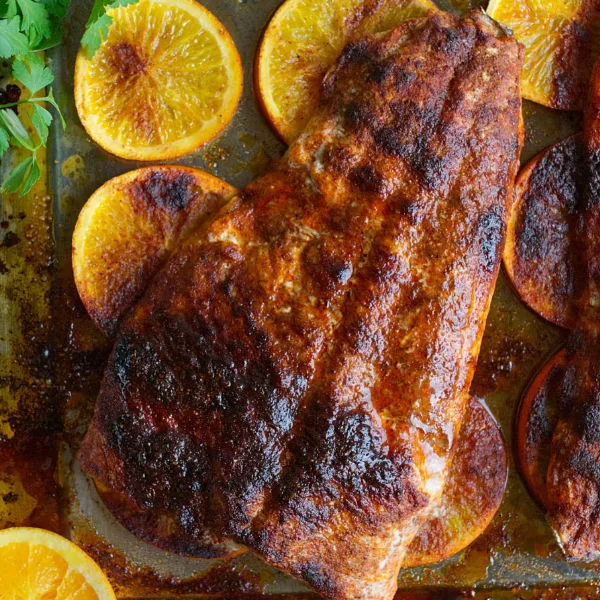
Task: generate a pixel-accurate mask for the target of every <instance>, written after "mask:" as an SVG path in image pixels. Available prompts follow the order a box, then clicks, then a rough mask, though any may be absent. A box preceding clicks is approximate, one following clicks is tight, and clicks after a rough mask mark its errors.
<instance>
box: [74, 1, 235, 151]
mask: <svg viewBox="0 0 600 600" xmlns="http://www.w3.org/2000/svg"><path fill="white" fill-rule="evenodd" d="M107 13H108V15H109V16H110V17H111V18H112V24H111V25H110V29H109V31H108V36H107V39H106V40H104V42H103V43H102V44H101V46H100V48H99V49H98V50H97V51H96V53H95V54H94V56H93V57H92V58H91V59H89V58H88V56H87V54H86V52H85V51H84V50H83V49H80V51H79V54H78V56H77V62H76V66H75V103H76V105H77V112H78V113H79V118H80V119H81V122H82V124H83V126H84V127H85V129H86V131H87V132H88V134H89V135H90V137H91V138H92V139H93V140H94V141H95V142H97V143H98V144H99V145H100V146H102V147H103V148H104V149H105V150H107V151H108V152H111V153H112V154H116V155H117V156H120V157H122V158H126V159H134V160H164V159H169V158H175V157H177V156H181V155H183V154H186V153H188V152H191V151H192V150H195V149H196V148H198V147H200V146H202V145H203V144H204V143H206V142H208V141H209V140H211V139H212V138H214V137H215V136H216V135H217V134H218V133H219V132H220V131H221V130H222V129H223V128H224V127H225V126H226V125H227V124H228V123H229V121H231V119H232V118H233V115H234V113H235V111H236V108H237V105H238V102H239V100H240V97H241V93H242V85H243V73H242V66H241V60H240V56H239V54H238V51H237V49H236V47H235V45H234V43H233V41H232V39H231V37H230V35H229V33H228V32H227V31H226V29H225V28H224V27H223V25H222V24H221V23H220V22H219V21H218V20H217V18H216V17H215V16H214V15H213V14H212V13H211V12H209V11H208V10H207V9H206V8H204V7H203V6H202V5H200V4H198V3H197V2H195V0H139V2H136V3H133V4H129V5H127V6H121V7H118V8H108V9H107Z"/></svg>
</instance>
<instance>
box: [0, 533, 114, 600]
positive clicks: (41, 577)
mask: <svg viewBox="0 0 600 600" xmlns="http://www.w3.org/2000/svg"><path fill="white" fill-rule="evenodd" d="M0 597H2V598H15V599H16V598H23V599H25V598H27V599H28V600H43V599H46V598H47V599H50V598H52V600H116V598H115V595H114V592H113V590H112V588H111V586H110V583H109V581H108V579H107V578H106V576H105V575H104V574H103V573H102V571H101V570H100V567H99V566H98V565H97V564H96V563H95V562H94V561H93V560H92V559H91V558H90V557H89V556H88V555H87V554H86V553H85V552H84V551H83V550H81V549H79V548H78V547H77V546H76V545H75V544H73V543H71V542H70V541H69V540H66V539H65V538H63V537H61V536H59V535H57V534H55V533H51V532H49V531H44V530H43V529H33V528H30V527H14V528H12V529H5V530H4V531H0Z"/></svg>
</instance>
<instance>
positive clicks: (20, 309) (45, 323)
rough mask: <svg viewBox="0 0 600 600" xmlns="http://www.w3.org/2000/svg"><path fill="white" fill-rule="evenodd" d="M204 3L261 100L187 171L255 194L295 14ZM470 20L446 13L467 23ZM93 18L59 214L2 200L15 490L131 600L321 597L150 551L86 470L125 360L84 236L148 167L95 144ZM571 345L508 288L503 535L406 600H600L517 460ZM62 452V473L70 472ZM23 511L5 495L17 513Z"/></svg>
mask: <svg viewBox="0 0 600 600" xmlns="http://www.w3.org/2000/svg"><path fill="white" fill-rule="evenodd" d="M203 4H205V5H206V6H207V8H209V9H210V10H212V11H213V12H214V13H215V14H216V16H217V17H219V18H220V19H221V20H222V22H223V23H224V24H225V26H226V27H227V28H228V30H229V31H230V33H231V34H232V36H233V38H234V40H235V42H236V44H237V46H238V49H239V50H240V53H241V55H242V57H243V60H244V65H245V68H246V88H245V95H244V98H243V102H242V105H241V107H240V110H239V111H238V114H237V116H236V118H235V119H234V121H233V123H232V124H231V125H230V126H229V128H228V129H227V130H226V132H225V133H224V134H223V135H222V136H221V137H220V138H218V139H217V140H216V141H215V142H214V143H212V144H210V145H209V146H208V147H207V148H206V149H205V150H204V151H201V152H199V153H196V154H193V155H190V156H188V157H185V158H184V159H182V160H181V161H180V163H181V164H187V165H193V166H197V167H200V168H205V169H207V170H208V171H210V172H211V173H213V174H215V175H218V176H220V177H223V178H224V179H225V180H227V181H228V182H229V183H231V184H233V185H236V186H239V187H241V186H244V185H245V184H246V183H248V182H249V181H251V180H252V179H254V178H255V177H256V175H257V174H258V173H260V172H262V171H264V170H265V168H266V166H267V165H268V163H269V161H270V160H271V159H272V158H275V157H277V156H279V155H280V154H281V152H282V151H283V146H282V144H281V143H280V142H278V141H277V139H276V137H275V135H274V134H273V133H272V132H271V131H270V129H269V128H268V126H267V125H266V123H265V122H264V120H263V119H262V117H261V115H260V114H259V112H258V108H257V105H256V102H255V99H254V97H253V91H252V89H251V85H250V82H251V79H252V78H251V68H252V59H253V56H254V51H255V49H256V47H257V44H258V40H259V37H260V33H261V31H262V30H263V29H264V27H265V26H266V24H267V22H268V20H269V18H270V16H271V15H272V14H273V12H274V11H275V9H276V8H277V7H278V6H279V4H280V0H239V1H238V0H227V1H225V0H204V1H203ZM459 4H460V6H459ZM464 4H466V3H464ZM470 4H471V5H473V4H475V2H471V3H470ZM462 6H463V3H462V2H456V3H453V6H449V5H448V4H444V8H454V10H458V9H460V8H461V7H462ZM90 7H91V2H89V1H88V0H85V1H74V2H73V7H72V8H71V13H70V15H71V16H70V18H69V21H68V23H67V41H66V44H65V45H64V46H63V47H61V48H58V49H57V50H56V51H54V53H53V55H52V58H51V60H52V66H53V67H54V68H55V70H56V71H59V74H58V77H57V88H56V90H55V91H56V95H57V96H58V98H59V100H60V103H61V105H62V106H63V107H64V110H65V116H66V118H67V121H68V123H69V125H68V128H67V130H66V132H65V133H63V132H62V131H59V130H58V129H57V130H55V131H54V132H53V137H52V140H51V142H52V143H51V145H50V148H49V152H50V159H49V165H50V169H49V173H48V185H49V189H50V190H51V197H50V199H49V200H45V199H44V198H45V189H43V188H42V189H41V190H39V189H38V190H36V191H35V192H34V193H33V194H32V195H31V196H30V197H29V198H28V199H26V200H21V201H19V200H16V199H14V198H3V199H1V200H0V440H2V441H0V484H1V481H2V480H3V478H4V477H5V471H7V470H9V469H10V471H11V473H13V474H14V473H16V474H17V475H18V476H19V478H20V480H21V483H22V487H23V489H24V490H25V492H26V494H27V496H29V497H31V498H34V499H35V500H36V502H37V504H36V506H35V508H34V509H33V510H32V511H31V512H30V513H29V514H28V515H27V518H26V519H25V521H24V522H25V523H26V524H33V525H37V526H43V527H47V528H50V529H58V530H61V531H63V532H64V533H68V534H70V535H71V537H72V538H73V539H75V540H76V541H78V542H79V543H80V544H81V545H82V546H83V547H84V548H85V549H86V550H88V551H89V552H90V554H92V556H94V558H96V559H97V560H98V561H99V562H100V564H101V565H102V566H103V567H104V569H105V570H106V572H107V573H108V575H109V577H110V578H111V579H112V580H113V582H114V583H115V585H116V589H117V592H118V594H119V596H120V597H123V598H125V597H137V598H141V597H153V598H156V597H161V598H172V597H175V596H194V597H206V596H207V595H209V594H211V595H212V594H215V595H217V597H219V596H220V597H224V598H238V597H240V598H258V597H264V596H266V595H268V596H271V597H276V596H274V594H287V593H294V594H300V595H298V596H294V597H296V598H309V597H310V598H314V596H312V595H304V594H305V592H306V589H305V588H302V587H301V586H299V585H298V584H297V583H296V582H294V581H293V580H291V579H289V578H286V577H284V576H282V575H280V574H278V573H276V572H275V571H273V570H271V569H268V568H267V567H265V566H264V565H263V563H261V562H260V561H259V560H258V559H256V558H255V557H254V556H253V555H252V554H250V553H247V554H243V555H241V556H237V557H235V558H232V559H231V560H229V561H214V562H207V561H203V560H196V561H189V560H186V559H181V558H176V557H174V556H172V555H169V554H167V553H164V552H161V551H158V550H156V549H154V548H151V547H149V546H147V545H144V544H143V543H142V542H137V541H136V540H135V539H134V538H133V537H132V536H131V535H129V534H127V533H126V532H125V531H124V530H123V529H122V528H121V527H120V526H119V525H118V524H117V523H116V521H114V519H112V517H111V516H110V515H109V513H108V511H106V510H105V509H104V508H103V507H102V503H101V501H100V499H99V497H98V496H97V494H96V495H95V494H94V490H93V489H92V488H91V487H87V488H86V487H85V486H84V484H83V483H82V481H83V479H82V478H81V475H80V474H79V475H77V469H76V465H74V464H73V462H72V460H71V458H70V457H71V456H72V455H73V452H74V450H75V449H76V447H77V444H78V440H79V439H80V438H81V435H82V434H83V432H84V431H85V427H86V425H87V422H88V420H89V418H90V416H91V410H92V408H93V404H94V401H95V398H96V394H97V391H98V387H99V380H100V377H101V374H102V371H103V368H104V364H105V359H106V356H107V353H108V351H109V349H110V344H109V342H108V340H107V339H106V338H105V337H104V335H103V334H101V333H100V332H99V331H98V330H97V329H96V328H95V327H94V326H93V324H92V323H91V321H90V320H89V318H88V317H87V316H86V314H85V311H84V309H83V307H82V306H81V303H80V302H79V300H78V298H77V295H76V292H75V288H74V284H73V280H72V274H71V264H70V242H71V234H72V230H73V227H74V223H75V219H76V217H77V214H78V212H79V209H80V208H81V206H82V205H83V203H84V202H85V200H86V199H87V198H88V197H89V195H90V194H91V193H92V192H93V191H94V190H95V189H96V188H97V187H98V186H99V185H101V184H102V183H104V182H105V181H106V180H107V179H108V178H110V177H112V176H114V175H116V174H119V173H123V172H125V171H128V170H130V169H133V168H135V167H137V166H141V165H139V164H138V163H128V162H124V161H120V160H117V159H114V158H113V157H110V156H108V155H107V154H105V153H104V152H102V151H101V150H100V149H99V148H98V147H96V146H95V145H94V144H93V143H91V142H90V141H89V140H88V139H87V137H86V136H85V135H84V133H83V131H82V129H81V127H80V125H79V122H78V120H77V117H76V113H75V111H74V107H73V100H72V96H73V89H72V74H73V64H74V57H75V52H76V49H77V46H78V42H79V39H80V37H81V34H82V31H83V25H84V21H85V20H86V18H87V14H88V13H89V9H90ZM524 116H525V124H526V128H527V135H526V147H525V150H524V153H523V158H524V159H529V158H531V157H532V156H533V155H534V154H536V153H537V152H539V151H541V150H542V149H543V148H545V147H546V146H548V145H549V144H550V143H553V142H555V141H558V140H560V139H563V138H565V137H567V136H568V135H570V134H572V133H575V132H576V131H577V129H578V127H579V119H578V116H577V115H576V114H573V113H572V114H567V113H560V112H558V111H551V110H549V109H544V108H541V107H537V106H535V105H533V104H531V103H527V102H526V103H525V104H524ZM73 165H77V168H76V169H74V168H72V167H73ZM4 168H5V166H4V165H2V169H4ZM23 213H24V216H21V215H22V214H23ZM5 223H7V224H6V225H5ZM564 337H565V334H564V332H563V331H562V330H561V329H559V328H557V327H554V326H552V325H549V324H548V323H547V322H545V321H544V320H542V319H540V318H538V317H537V316H535V315H534V314H533V313H532V312H531V311H529V309H527V308H526V307H525V306H524V305H523V304H522V303H521V302H520V300H519V299H518V297H517V296H516V294H515V293H514V291H513V290H512V288H511V286H510V284H509V283H508V280H507V278H506V277H505V276H504V275H503V274H501V276H500V280H499V282H498V285H497V289H496V293H495V296H494V300H493V303H492V309H491V312H490V317H489V320H488V326H487V329H486V334H485V337H484V341H483V346H482V351H481V355H480V359H479V366H478V370H477V373H476V376H475V381H474V383H473V386H472V391H473V392H474V393H476V394H478V395H481V396H483V397H484V398H485V400H486V402H487V404H488V405H489V407H490V409H491V410H492V412H493V413H494V415H495V417H496V418H497V419H498V421H499V423H500V426H501V428H502V431H503V434H504V436H505V438H506V440H507V448H508V449H509V482H508V489H507V493H506V495H505V497H504V501H503V503H502V506H501V508H500V511H499V513H498V514H497V515H496V517H495V518H494V520H493V522H492V524H491V525H490V526H489V527H488V529H487V530H486V532H485V533H484V534H483V535H482V536H481V537H480V538H478V539H477V540H476V541H475V542H474V543H473V544H472V545H471V546H470V547H469V548H468V549H467V550H465V551H463V552H462V553H460V554H459V555H457V556H455V557H453V558H451V559H448V560H447V561H445V562H443V563H441V564H439V565H434V566H430V567H420V568H415V569H410V570H407V571H405V572H403V573H402V575H401V577H402V583H401V585H402V586H403V591H402V592H400V593H399V595H398V598H399V599H401V600H408V599H409V598H410V599H413V598H414V599H419V600H421V599H424V598H443V599H445V600H449V599H451V598H461V597H465V595H463V594H462V593H459V592H458V591H453V590H465V589H466V590H472V589H473V590H477V589H480V590H481V591H475V592H473V595H471V592H468V597H474V598H481V599H483V598H497V599H502V600H503V599H504V598H514V597H516V596H517V597H521V598H524V599H534V598H546V599H551V598H557V599H558V598H568V599H570V598H576V597H585V598H597V597H600V592H598V590H597V589H596V588H595V587H589V585H592V586H593V583H594V582H595V581H599V582H600V575H599V574H598V566H597V565H593V564H592V565H578V564H568V563H566V561H564V559H563V558H562V555H561V553H560V550H559V548H558V546H557V544H556V542H555V540H554V537H553V535H552V533H551V531H550V529H549V528H548V526H547V524H546V522H545V519H544V515H543V513H542V511H541V510H540V508H539V507H538V506H537V505H536V503H535V502H534V500H533V499H532V498H531V496H530V495H529V493H528V492H527V490H526V488H525V486H524V485H523V483H522V481H521V478H520V476H519V474H518V472H517V470H516V468H515V465H514V460H513V458H512V455H511V453H510V448H512V443H513V440H512V436H513V417H514V413H515V409H516V406H517V404H518V402H519V398H520V396H521V393H522V391H523V389H524V388H525V386H526V384H527V382H528V381H529V379H530V377H531V376H532V375H533V374H534V373H535V372H536V370H537V369H538V368H539V366H540V365H541V364H542V362H543V361H544V360H545V359H546V358H547V357H548V356H549V355H550V354H551V353H552V351H553V350H555V349H556V348H557V347H559V346H560V344H561V342H562V340H563V339H564ZM7 424H8V426H9V427H10V429H8V428H7ZM9 438H10V439H9ZM59 445H60V448H61V459H60V460H61V462H60V468H55V462H54V461H55V457H56V454H57V451H58V447H59ZM3 469H4V471H3ZM74 473H75V475H73V474H74ZM59 476H60V477H59ZM58 481H60V483H63V484H64V487H62V488H61V487H59V486H58V484H57V482H58ZM0 489H1V488H0ZM5 495H6V494H5ZM27 496H25V495H24V494H23V497H25V498H27ZM12 499H13V496H11V495H8V496H7V498H2V497H0V500H2V501H4V502H6V500H8V501H9V502H10V501H11V500H12ZM0 506H1V504H0ZM30 506H31V502H30ZM194 573H196V574H195V575H194ZM586 586H588V587H586ZM528 588H530V589H528ZM483 590H489V591H483ZM279 597H282V596H279Z"/></svg>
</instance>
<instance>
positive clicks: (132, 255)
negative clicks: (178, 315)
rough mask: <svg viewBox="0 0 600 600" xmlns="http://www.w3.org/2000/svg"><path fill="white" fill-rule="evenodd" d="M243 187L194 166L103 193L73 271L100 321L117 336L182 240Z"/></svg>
mask: <svg viewBox="0 0 600 600" xmlns="http://www.w3.org/2000/svg"><path fill="white" fill-rule="evenodd" d="M236 192H237V190H236V189H235V188H233V187H232V186H230V185H229V184H227V183H225V182H224V181H222V180H220V179H217V178H216V177H213V176H212V175H209V174H208V173H205V172H203V171H199V170H197V169H192V168H189V167H163V166H161V167H146V168H143V169H139V170H136V171H131V172H129V173H125V174H124V175H120V176H119V177H115V178H114V179H111V180H110V181H108V182H107V183H105V184H104V185H103V186H102V187H100V188H99V189H98V190H96V191H95V192H94V193H93V194H92V196H91V197H90V199H89V200H88V201H87V202H86V204H85V206H84V207H83V209H82V210H81V213H80V214H79V218H78V220H77V224H76V226H75V231H74V232H73V273H74V276H75V284H76V285H77V291H78V292H79V296H80V297H81V300H82V302H83V304H84V306H85V308H86V310H87V311H88V313H89V315H90V317H91V318H92V319H93V320H94V322H95V323H96V324H97V325H98V326H99V327H100V328H101V329H104V330H105V331H107V332H108V333H110V332H112V331H113V330H114V328H115V326H116V324H117V323H118V321H119V319H120V318H121V316H122V315H123V314H124V312H125V311H126V310H127V309H128V308H129V307H130V306H131V304H132V303H133V302H134V301H135V300H136V299H137V298H138V297H139V296H140V294H141V293H142V292H143V291H144V289H145V288H146V285H147V284H148V283H149V281H150V280H151V278H152V276H153V275H154V273H155V272H156V271H157V270H158V268H159V267H160V266H161V265H162V264H163V263H164V262H165V260H166V259H167V258H168V256H169V254H170V252H171V250H173V249H174V248H175V247H176V246H177V245H178V243H179V241H180V240H181V239H182V238H183V237H185V236H186V235H187V234H188V233H189V232H190V231H192V230H193V229H194V228H195V227H197V226H198V225H199V224H200V223H201V222H202V221H203V220H205V219H207V218H208V217H209V216H210V215H212V214H213V213H214V212H216V211H217V210H218V209H219V208H220V207H221V206H223V205H224V204H225V203H226V202H227V201H228V200H229V199H231V198H232V197H233V196H234V195H235V194H236Z"/></svg>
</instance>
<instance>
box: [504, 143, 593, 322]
mask: <svg viewBox="0 0 600 600" xmlns="http://www.w3.org/2000/svg"><path fill="white" fill-rule="evenodd" d="M583 170H584V165H583V144H582V140H581V136H579V135H577V136H572V137H569V138H567V139H566V140H563V141H562V142H559V143H558V144H555V145H554V146H551V147H550V148H546V150H544V151H543V152H541V153H540V154H538V155H537V156H536V157H534V158H533V159H532V160H531V161H530V162H529V163H528V164H527V166H526V167H525V168H524V169H523V170H522V171H521V173H520V174H519V176H518V178H517V183H516V186H515V202H514V209H513V212H512V215H511V218H510V221H509V223H508V228H507V235H506V245H505V247H504V265H505V266H506V271H507V273H508V276H509V277H510V280H511V281H512V283H513V285H514V287H515V289H516V290H517V292H518V294H519V296H520V297H521V299H522V300H523V302H525V304H527V305H528V306H529V307H530V308H531V309H532V310H534V311H535V312H536V313H538V314H539V315H540V316H542V317H544V318H545V319H547V320H548V321H550V322H551V323H554V324H556V325H559V326H561V327H568V328H572V327H573V326H574V325H575V316H576V314H577V306H576V290H575V289H574V287H575V280H576V278H575V275H576V265H575V264H574V263H575V257H574V256H573V253H572V251H571V247H572V241H571V240H572V235H573V232H574V230H575V227H576V211H577V206H578V204H579V193H580V189H581V186H580V182H581V181H583V177H584V175H583Z"/></svg>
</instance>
